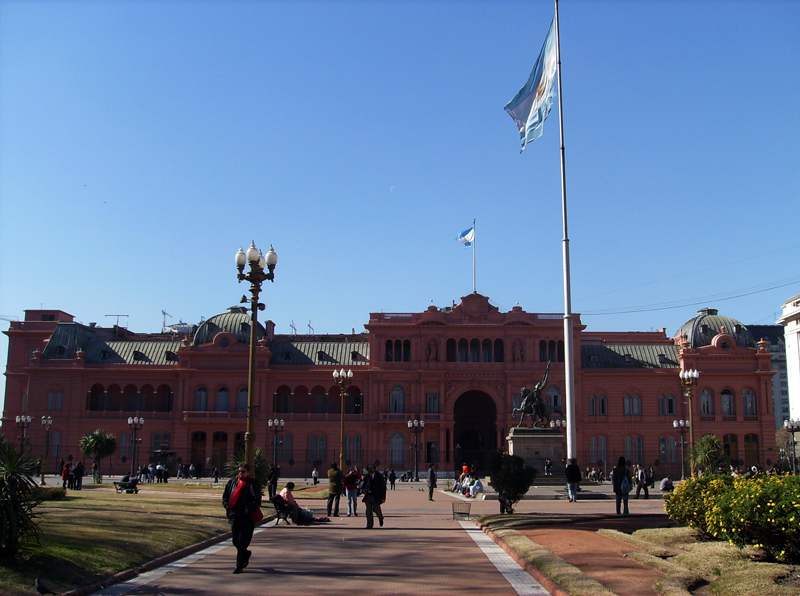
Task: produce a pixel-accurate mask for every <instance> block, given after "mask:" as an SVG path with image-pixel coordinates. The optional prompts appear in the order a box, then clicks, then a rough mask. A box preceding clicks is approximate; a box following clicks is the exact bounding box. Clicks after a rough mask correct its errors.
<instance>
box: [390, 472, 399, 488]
mask: <svg viewBox="0 0 800 596" xmlns="http://www.w3.org/2000/svg"><path fill="white" fill-rule="evenodd" d="M395 482H397V474H395V473H394V470H392V471H391V472H389V486H391V488H392V490H394V483H395Z"/></svg>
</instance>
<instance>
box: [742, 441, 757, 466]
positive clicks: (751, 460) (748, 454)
mask: <svg viewBox="0 0 800 596" xmlns="http://www.w3.org/2000/svg"><path fill="white" fill-rule="evenodd" d="M759 460H760V458H759V457H758V435H757V434H749V435H745V436H744V465H746V466H748V467H749V466H753V465H755V464H757V463H759Z"/></svg>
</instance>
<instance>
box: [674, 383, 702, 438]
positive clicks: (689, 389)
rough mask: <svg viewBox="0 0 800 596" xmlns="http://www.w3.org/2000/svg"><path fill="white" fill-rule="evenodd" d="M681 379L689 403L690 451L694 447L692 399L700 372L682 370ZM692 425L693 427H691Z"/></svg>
mask: <svg viewBox="0 0 800 596" xmlns="http://www.w3.org/2000/svg"><path fill="white" fill-rule="evenodd" d="M678 376H679V377H680V378H681V385H682V386H683V394H684V395H685V396H686V398H687V400H688V401H689V420H688V422H687V424H686V426H689V449H691V448H692V446H693V445H694V424H693V422H694V418H693V412H692V410H693V408H692V397H693V395H694V387H695V385H697V379H699V378H700V371H698V370H695V369H693V368H692V369H689V370H681V372H680V374H679V375H678ZM690 424H691V426H690Z"/></svg>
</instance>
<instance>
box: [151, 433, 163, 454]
mask: <svg viewBox="0 0 800 596" xmlns="http://www.w3.org/2000/svg"><path fill="white" fill-rule="evenodd" d="M151 445H152V447H153V449H152V450H153V451H158V450H159V449H161V434H160V433H153V437H152V442H151Z"/></svg>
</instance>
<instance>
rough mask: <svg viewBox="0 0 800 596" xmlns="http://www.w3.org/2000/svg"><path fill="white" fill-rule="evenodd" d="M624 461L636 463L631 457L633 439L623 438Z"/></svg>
mask: <svg viewBox="0 0 800 596" xmlns="http://www.w3.org/2000/svg"><path fill="white" fill-rule="evenodd" d="M625 459H628V460H630V461H636V460H635V459H634V457H633V438H632V437H625Z"/></svg>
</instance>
